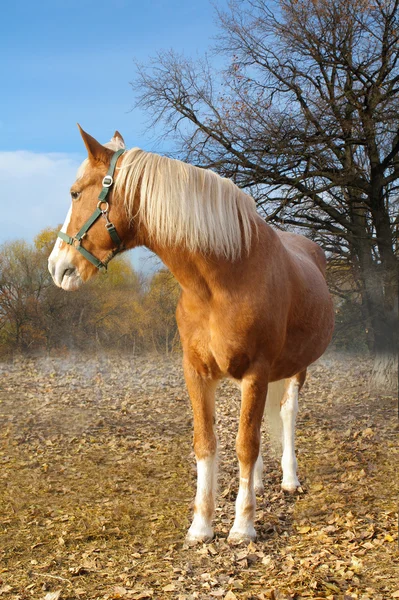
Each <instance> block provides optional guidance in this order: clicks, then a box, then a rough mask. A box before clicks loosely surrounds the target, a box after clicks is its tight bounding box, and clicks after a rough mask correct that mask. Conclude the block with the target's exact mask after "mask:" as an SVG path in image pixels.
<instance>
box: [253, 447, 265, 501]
mask: <svg viewBox="0 0 399 600" xmlns="http://www.w3.org/2000/svg"><path fill="white" fill-rule="evenodd" d="M254 486H255V494H256V495H257V496H262V495H263V493H264V491H265V488H264V486H263V459H262V451H261V450H259V455H258V458H257V459H256V463H255V475H254Z"/></svg>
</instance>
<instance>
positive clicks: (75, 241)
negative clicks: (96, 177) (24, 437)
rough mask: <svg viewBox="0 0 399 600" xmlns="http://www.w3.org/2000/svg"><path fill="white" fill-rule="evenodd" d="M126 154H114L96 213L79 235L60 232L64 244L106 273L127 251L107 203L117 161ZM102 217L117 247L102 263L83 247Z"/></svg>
mask: <svg viewBox="0 0 399 600" xmlns="http://www.w3.org/2000/svg"><path fill="white" fill-rule="evenodd" d="M124 152H125V150H118V151H117V152H115V153H114V154H113V156H112V158H111V163H110V165H109V169H108V173H107V174H106V176H105V177H104V179H103V182H102V183H103V189H102V190H101V192H100V195H99V196H98V203H97V208H96V210H95V211H94V213H93V214H92V215H91V217H89V218H88V219H87V221H86V223H85V224H84V225H83V226H82V227H81V228H80V229H79V231H78V233H77V234H76V235H74V236H73V237H70V236H69V235H67V234H66V233H64V232H63V231H59V232H58V237H59V238H61V239H62V240H63V241H64V242H66V243H67V244H69V245H70V246H73V247H74V248H75V249H76V250H77V251H78V252H80V253H81V254H82V255H83V256H84V257H85V258H86V259H87V260H88V261H90V262H91V263H92V264H93V265H94V266H95V267H97V269H99V270H100V271H106V270H107V266H108V263H109V261H110V260H111V259H112V258H114V256H115V255H116V254H118V253H119V252H122V250H124V249H125V245H124V243H123V242H122V240H121V238H120V237H119V235H118V233H117V231H116V229H115V226H114V225H113V224H112V223H111V222H110V220H109V219H108V212H109V203H108V202H107V196H108V194H109V192H110V189H111V187H112V186H113V184H114V177H113V176H114V171H115V167H116V161H117V160H118V158H119V157H120V156H121V154H123V153H124ZM103 205H105V208H100V207H101V206H103ZM101 216H102V217H104V219H105V221H106V224H105V229H106V230H107V231H108V233H109V235H110V237H111V240H112V241H113V242H114V244H115V245H116V248H115V249H114V250H112V251H111V252H110V254H109V255H108V256H107V258H106V259H105V260H104V261H101V260H100V259H99V258H96V257H95V256H93V254H91V253H90V252H89V251H88V250H86V248H83V246H82V240H83V238H84V237H85V235H86V234H87V232H88V231H89V229H90V227H92V225H94V223H95V222H96V221H97V219H98V218H99V217H101Z"/></svg>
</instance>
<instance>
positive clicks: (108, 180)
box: [103, 175, 114, 188]
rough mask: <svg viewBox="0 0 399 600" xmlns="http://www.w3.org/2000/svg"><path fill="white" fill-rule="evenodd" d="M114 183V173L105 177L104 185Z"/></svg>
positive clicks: (109, 185) (108, 185) (107, 185)
mask: <svg viewBox="0 0 399 600" xmlns="http://www.w3.org/2000/svg"><path fill="white" fill-rule="evenodd" d="M113 183H114V178H113V177H112V175H106V176H105V177H104V179H103V187H105V188H109V187H111V185H112V184H113Z"/></svg>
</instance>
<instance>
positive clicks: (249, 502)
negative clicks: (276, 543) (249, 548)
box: [229, 469, 256, 542]
mask: <svg viewBox="0 0 399 600" xmlns="http://www.w3.org/2000/svg"><path fill="white" fill-rule="evenodd" d="M254 471H255V469H252V473H251V476H250V478H249V479H245V478H244V477H240V487H239V489H238V494H237V500H236V516H235V519H234V524H233V527H232V528H231V530H230V533H229V540H230V541H233V542H234V541H248V540H254V539H255V537H256V532H255V527H254V520H255V506H256V498H255V490H254Z"/></svg>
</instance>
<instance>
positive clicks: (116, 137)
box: [110, 131, 126, 150]
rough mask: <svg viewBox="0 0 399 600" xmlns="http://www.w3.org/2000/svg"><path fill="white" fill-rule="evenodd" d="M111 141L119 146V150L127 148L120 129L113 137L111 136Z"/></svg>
mask: <svg viewBox="0 0 399 600" xmlns="http://www.w3.org/2000/svg"><path fill="white" fill-rule="evenodd" d="M110 141H111V143H112V144H114V146H116V147H117V149H118V150H122V149H125V148H126V144H125V140H124V139H123V137H122V136H121V134H120V133H119V131H115V133H114V135H113V137H112V138H111V140H110Z"/></svg>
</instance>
